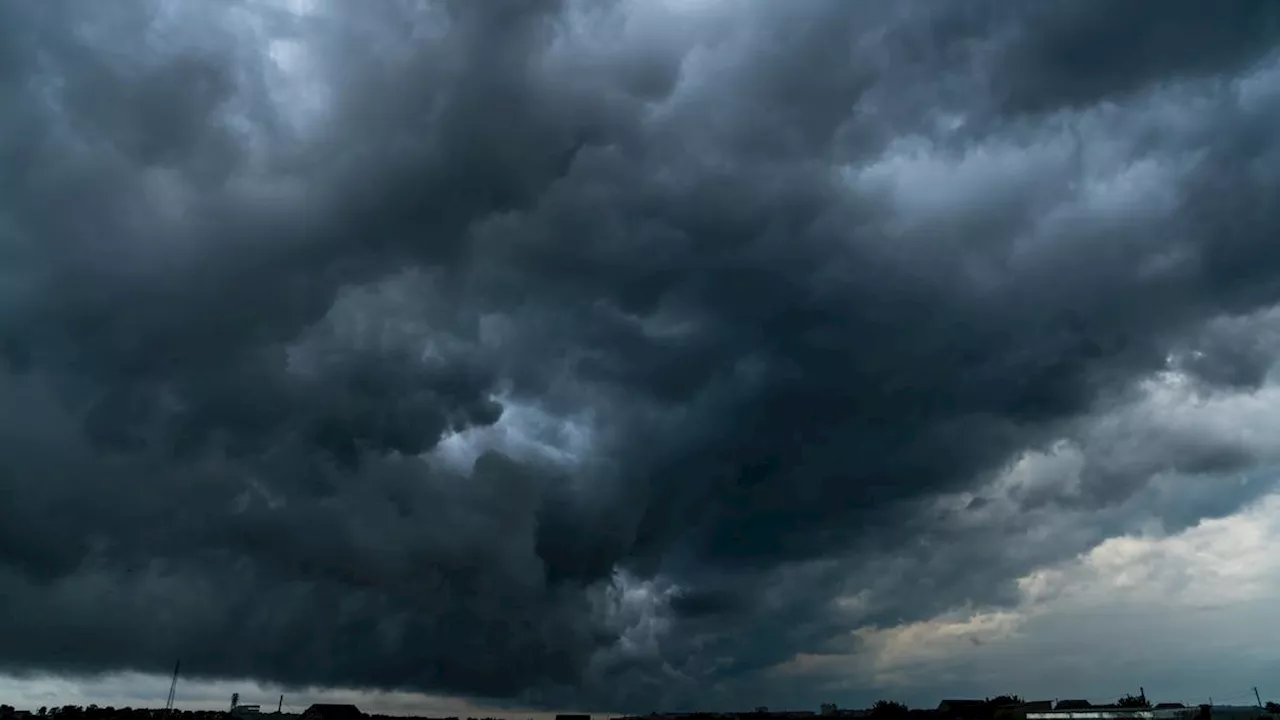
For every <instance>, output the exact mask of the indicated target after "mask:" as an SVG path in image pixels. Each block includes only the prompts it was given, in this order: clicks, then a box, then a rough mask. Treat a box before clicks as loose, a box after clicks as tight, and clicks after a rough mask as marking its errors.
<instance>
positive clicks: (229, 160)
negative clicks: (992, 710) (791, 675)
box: [0, 0, 1280, 710]
mask: <svg viewBox="0 0 1280 720" xmlns="http://www.w3.org/2000/svg"><path fill="white" fill-rule="evenodd" d="M319 5H320V11H319V12H316V13H314V14H309V15H306V16H305V17H303V16H296V15H292V14H290V13H289V12H288V11H287V10H286V7H285V4H282V3H267V2H256V1H255V2H249V1H247V0H246V2H242V3H234V4H232V5H228V6H226V7H225V8H219V9H217V10H214V9H211V8H209V7H205V6H200V7H194V6H193V7H187V6H185V5H180V4H177V3H166V2H158V1H157V2H143V1H141V0H138V1H137V2H121V3H112V4H111V5H110V6H107V5H102V6H98V5H92V6H91V5H90V4H88V3H79V2H69V1H68V2H48V3H41V4H39V5H22V4H18V3H5V4H3V5H0V12H2V13H3V15H2V16H0V17H2V18H3V22H0V98H3V100H4V102H3V107H4V110H3V111H0V127H3V128H4V129H5V131H4V132H3V133H0V159H2V160H3V162H0V182H3V184H4V187H5V188H6V190H5V194H4V196H3V199H2V200H0V257H2V258H3V263H2V264H0V360H2V362H3V368H4V372H3V375H2V376H0V398H3V403H2V404H3V405H4V406H5V407H7V408H12V410H10V411H9V412H8V413H7V414H6V417H5V419H4V420H0V428H2V431H0V493H2V494H3V497H4V498H5V502H4V503H3V504H0V589H3V592H0V618H8V619H9V621H8V622H6V621H5V620H0V636H3V637H5V638H6V642H5V645H4V649H3V650H2V651H0V667H4V668H6V669H30V668H40V669H48V670H52V671H60V672H98V671H106V670H113V669H139V670H163V669H164V668H165V667H167V665H168V663H170V662H172V658H173V657H175V656H181V657H183V659H184V667H188V668H190V669H191V671H192V672H193V673H196V674H203V675H207V676H222V677H226V676H243V675H251V676H254V677H257V678H261V679H263V680H269V681H276V682H283V683H293V684H299V685H307V684H330V685H359V686H369V687H387V688H392V687H394V688H414V689H423V690H431V691H439V692H453V693H460V694H467V695H474V696H486V697H497V698H505V699H508V700H511V701H513V702H525V703H538V704H545V705H551V704H558V705H560V706H564V705H566V704H577V705H580V706H587V707H608V708H611V709H618V710H633V709H634V710H649V709H653V707H652V705H653V704H654V703H657V704H668V705H671V704H675V705H680V706H684V707H692V706H695V705H699V704H714V703H717V702H728V701H730V700H733V699H734V698H739V699H740V698H741V697H744V696H743V695H742V692H743V689H744V688H750V689H751V692H753V693H755V694H757V695H759V696H760V699H761V700H762V701H767V700H769V698H779V699H787V700H790V699H795V698H798V697H800V696H801V695H802V694H803V692H802V688H800V689H798V688H797V687H793V686H785V685H777V686H765V685H763V684H761V682H762V681H760V680H759V679H760V678H761V677H763V675H762V673H763V671H765V670H767V669H768V668H769V667H771V666H773V665H776V664H777V663H779V662H781V661H784V660H786V659H787V658H789V657H790V656H791V655H793V654H794V653H796V652H800V651H805V652H834V651H846V650H848V649H850V647H849V646H850V643H851V641H848V640H844V639H841V638H842V637H843V636H842V632H843V631H846V630H848V629H849V628H850V627H852V626H854V625H856V624H858V623H873V622H891V621H895V620H898V619H912V618H915V617H922V616H926V615H928V614H930V613H934V612H938V611H941V610H945V609H946V608H948V607H951V606H953V605H955V604H957V603H963V602H973V603H999V602H1003V601H1005V600H1008V599H1009V597H1010V595H1009V593H1010V586H1009V584H1008V581H1009V580H1010V579H1011V578H1014V577H1016V576H1017V575H1018V574H1020V573H1023V572H1026V571H1027V570H1028V569H1030V568H1032V567H1035V566H1036V565H1037V564H1041V563H1045V562H1051V561H1053V560H1054V559H1056V558H1057V557H1060V556H1061V555H1062V554H1070V553H1075V552H1079V551H1080V550H1081V549H1084V548H1087V547H1088V546H1089V544H1090V543H1096V542H1097V541H1099V540H1100V539H1102V538H1104V537H1106V536H1107V534H1109V533H1114V532H1120V531H1123V529H1124V528H1125V527H1126V525H1125V523H1126V518H1128V517H1131V516H1132V514H1134V513H1141V512H1143V510H1144V509H1143V508H1134V507H1133V506H1132V505H1133V502H1132V501H1133V498H1135V497H1146V496H1144V495H1142V493H1143V492H1144V488H1147V487H1148V485H1149V484H1150V482H1151V481H1152V478H1157V477H1160V476H1162V475H1168V474H1174V475H1179V476H1190V477H1196V476H1205V475H1214V474H1222V473H1232V472H1239V471H1246V470H1249V469H1250V468H1253V467H1254V466H1255V465H1257V463H1259V462H1261V460H1260V459H1259V458H1258V456H1257V455H1258V453H1257V448H1256V446H1255V445H1250V444H1248V443H1239V442H1234V441H1232V440H1231V439H1230V438H1226V437H1223V436H1207V437H1202V438H1193V437H1189V436H1188V435H1187V434H1186V433H1183V434H1181V435H1179V434H1178V433H1177V432H1172V431H1170V432H1163V431H1157V430H1152V431H1150V432H1147V433H1146V434H1145V435H1144V434H1143V432H1144V431H1142V430H1141V428H1142V427H1145V426H1142V424H1141V422H1140V421H1138V420H1134V421H1132V427H1130V426H1126V427H1129V429H1130V430H1131V431H1132V433H1133V434H1134V436H1137V437H1140V438H1141V439H1142V440H1143V442H1141V443H1135V442H1128V441H1127V439H1126V438H1125V437H1121V438H1110V439H1108V438H1107V437H1106V436H1105V435H1102V434H1099V433H1098V432H1095V431H1093V430H1091V429H1090V428H1092V427H1094V424H1095V423H1096V422H1102V421H1101V420H1098V418H1103V419H1105V418H1107V417H1115V416H1116V415H1115V414H1116V413H1121V412H1122V410H1118V409H1117V408H1121V409H1122V408H1123V407H1125V406H1126V404H1129V403H1134V402H1140V400H1137V399H1135V398H1138V397H1139V396H1140V395H1141V392H1142V390H1141V388H1140V387H1139V386H1138V384H1137V383H1138V382H1139V381H1141V380H1143V379H1146V378H1149V377H1151V376H1152V375H1153V374H1154V373H1157V372H1161V371H1165V370H1168V369H1170V368H1175V369H1178V370H1180V371H1182V372H1184V373H1185V374H1186V375H1187V376H1188V377H1190V378H1192V380H1191V381H1192V382H1199V383H1202V384H1203V386H1204V388H1205V391H1206V392H1214V391H1217V390H1219V389H1235V390H1238V389H1240V388H1249V387H1256V386H1257V385H1258V384H1260V383H1261V382H1262V381H1263V379H1264V378H1265V376H1266V371H1267V369H1268V368H1269V367H1270V363H1271V361H1272V359H1273V355H1274V354H1273V352H1272V346H1271V345H1269V344H1267V343H1261V342H1250V341H1249V339H1248V337H1247V336H1248V331H1247V329H1245V330H1242V329H1241V328H1242V327H1246V328H1247V318H1250V317H1254V315H1253V313H1255V312H1257V311H1260V310H1265V309H1267V308H1269V307H1271V306H1272V305H1274V304H1275V303H1276V302H1278V301H1280V286H1277V284H1276V282H1275V280H1274V278H1275V277H1276V273H1277V271H1280V257H1278V256H1277V255H1276V251H1275V250H1274V243H1272V242H1271V238H1272V237H1273V236H1274V234H1275V232H1276V231H1277V230H1278V229H1280V214H1277V212H1276V211H1275V210H1274V209H1273V205H1274V204H1273V203H1271V202H1270V198H1271V197H1272V196H1274V194H1275V190H1276V187H1277V180H1280V178H1277V177H1276V174H1275V172H1274V171H1272V170H1271V169H1270V168H1271V167H1274V166H1275V165H1274V163H1270V162H1269V160H1270V159H1272V157H1273V156H1274V155H1275V154H1276V152H1277V143H1276V142H1275V136H1274V132H1273V130H1272V128H1273V127H1274V126H1275V120H1276V118H1277V111H1278V110H1280V104H1278V103H1280V94H1278V93H1277V91H1276V89H1275V88H1274V87H1273V86H1272V85H1273V84H1274V83H1275V78H1276V74H1275V72H1274V63H1275V61H1276V58H1275V54H1274V52H1275V48H1276V46H1277V40H1278V39H1280V35H1277V34H1276V27H1275V24H1274V20H1273V18H1272V16H1273V15H1274V10H1273V9H1271V6H1270V5H1269V4H1265V3H1237V4H1232V5H1229V6H1226V5H1224V6H1216V5H1215V6H1212V7H1210V6H1209V5H1206V4H1202V3H1171V4H1156V3H1135V4H1125V5H1123V6H1119V5H1114V4H1110V3H1092V2H1089V3H1066V2H1046V3H1039V4H1037V5H1035V6H1034V7H1032V6H1028V7H1027V8H1020V7H1019V8H1013V7H1010V6H1007V5H1005V4H1000V3H988V2H974V3H967V4H963V5H960V4H949V3H940V2H909V3H894V4H892V5H891V4H889V3H887V2H886V3H841V2H818V1H813V2H794V3H787V4H776V5H775V4H766V3H734V2H722V3H709V4H701V3H692V4H687V5H683V6H681V5H679V4H677V3H673V4H671V5H670V6H667V5H662V4H646V5H642V4H637V3H625V2H614V3H605V4H592V3H574V2H525V3H516V4H509V5H503V6H501V7H499V6H497V5H492V6H491V5H488V4H480V3H449V2H442V3H432V2H419V3H415V2H408V1H405V2H383V3H377V4H370V6H369V7H365V6H364V5H360V6H359V7H357V6H356V5H354V4H345V3H344V4H339V3H329V4H326V3H320V4H319ZM1140 9H1141V10H1142V11H1141V12H1139V10H1140ZM699 13H702V14H701V15H700V14H699ZM1144 18H1154V19H1155V21H1154V22H1146V21H1145V20H1144ZM1206 27H1212V28H1214V29H1215V30H1214V32H1210V33H1204V32H1200V30H1201V29H1202V28H1206ZM290 53H293V54H294V55H297V54H298V53H304V54H305V53H309V55H308V56H307V60H306V61H305V62H303V61H300V60H297V58H296V57H294V56H292V55H290ZM291 57H293V59H292V60H290V58H291ZM289 63H293V64H292V66H289V67H292V69H291V70H288V71H287V72H286V70H285V69H282V68H285V67H286V66H288V65H289ZM300 67H301V69H299V68H300ZM290 73H291V74H290ZM282 87H286V89H288V90H289V91H290V92H293V93H297V94H296V95H285V94H283V93H284V92H285V90H282V89H281V88H282ZM312 102H314V103H315V105H316V107H310V105H308V103H312ZM1240 323H1246V325H1245V326H1241V325H1240ZM1224 391H1225V390H1224ZM517 411H520V412H525V414H524V415H519V414H518V412H517ZM513 413H515V414H513ZM534 416H536V417H538V418H542V419H541V420H538V421H537V422H534V421H532V420H529V418H530V417H534ZM539 423H541V425H539ZM515 435H521V436H522V437H533V436H537V437H539V438H542V439H543V440H540V441H539V442H543V441H545V442H543V444H544V445H549V446H557V447H558V448H559V449H558V450H557V449H555V448H552V449H547V448H543V449H542V450H538V451H527V450H520V447H522V446H521V445H520V444H519V442H517V440H516V439H515ZM481 438H487V440H483V441H482V440H481ZM1063 438H1067V439H1068V440H1072V441H1074V442H1075V443H1076V444H1075V445H1074V447H1075V448H1077V451H1078V452H1080V453H1082V457H1083V458H1084V459H1083V460H1081V464H1080V466H1079V468H1078V469H1077V471H1076V477H1078V479H1079V483H1080V486H1079V487H1078V488H1074V489H1072V490H1071V491H1070V492H1068V491H1067V490H1064V489H1062V488H1059V487H1057V486H1055V485H1054V484H1053V483H1052V482H1050V483H1048V484H1047V485H1042V486H1037V487H1036V488H1032V489H1030V490H1025V489H1024V490H1020V491H1019V493H1021V494H1018V493H1015V494H1014V495H1013V496H1011V498H1003V499H1002V502H1013V503H1015V505H1021V506H1022V507H1023V510H1024V511H1025V513H1026V515H1025V516H1024V517H1023V518H1022V519H1021V520H1019V519H1017V518H1016V517H1015V518H1014V519H1010V518H1008V517H1005V518H1004V519H1002V520H1001V521H1000V522H998V523H997V522H994V521H993V522H992V523H990V524H986V525H982V524H978V525H974V524H973V523H966V522H963V521H959V520H956V517H959V516H956V515H955V514H954V513H953V514H952V515H948V514H945V513H943V514H942V515H939V514H938V511H937V508H936V507H935V501H936V500H937V499H938V498H940V497H953V496H956V495H957V494H962V493H965V492H969V491H975V490H977V489H979V488H981V487H984V486H985V484H987V483H988V482H989V481H990V480H991V478H992V477H993V476H995V475H997V474H999V473H1000V472H1001V471H1002V470H1005V469H1007V467H1008V465H1009V463H1010V462H1011V461H1013V460H1015V459H1017V458H1018V457H1020V456H1022V455H1023V454H1024V453H1026V452H1035V451H1040V450H1044V449H1045V448H1049V447H1052V446H1053V444H1054V443H1057V442H1060V441H1062V439H1063ZM468 443H472V444H477V445H481V444H483V443H489V444H488V445H486V446H484V447H479V448H478V449H476V448H473V449H472V450H470V451H465V450H463V451H460V450H458V447H459V446H466V445H467V444H468ZM565 448H571V450H570V451H566V450H565ZM468 452H470V454H468ZM450 453H453V455H450ZM450 457H453V458H454V460H453V461H451V460H449V458H450ZM457 457H462V458H464V462H463V463H461V466H460V464H459V463H458V462H456V459H457ZM470 460H474V465H473V466H470V465H468V462H469V461H470ZM1257 487H1261V485H1258V486H1257ZM1193 495H1194V493H1193ZM1254 496H1256V492H1255V491H1252V490H1251V491H1249V492H1244V491H1240V492H1236V493H1234V494H1231V496H1230V498H1227V499H1224V500H1221V502H1217V501H1215V502H1207V501H1205V502H1204V503H1203V505H1201V504H1200V503H1199V501H1197V502H1196V503H1193V504H1187V503H1184V504H1182V505H1179V504H1177V503H1176V502H1173V501H1168V502H1167V503H1166V504H1164V505H1161V504H1158V503H1157V504H1156V505H1157V506H1152V507H1147V508H1146V509H1145V510H1146V512H1148V513H1151V514H1156V515H1162V514H1168V515H1169V516H1170V517H1171V522H1173V523H1174V524H1181V525H1185V524H1186V523H1188V522H1193V521H1194V519H1196V518H1197V517H1200V516H1203V515H1204V514H1221V513H1223V512H1229V511H1230V510H1231V509H1232V508H1233V507H1236V506H1238V505H1239V504H1240V503H1241V502H1244V501H1245V500H1247V499H1249V498H1250V497H1254ZM1215 497H1218V498H1220V499H1221V498H1224V497H1226V496H1225V495H1223V496H1215ZM968 502H969V505H967V506H966V508H967V509H966V510H965V511H964V512H967V513H972V514H975V515H979V516H980V515H981V513H983V512H991V510H990V508H991V507H996V505H994V504H989V503H992V502H993V501H991V500H987V499H981V498H979V499H970V500H969V501H968ZM1001 507H1003V506H1001ZM1197 507H1203V512H1200V511H1198V510H1197V509H1196V508H1197ZM1063 508H1066V509H1068V510H1070V511H1072V512H1079V511H1080V509H1081V508H1085V509H1088V510H1090V511H1096V513H1097V514H1096V516H1095V518H1096V522H1095V523H1093V524H1091V525H1089V526H1088V528H1087V529H1086V530H1082V531H1081V532H1079V533H1077V534H1074V535H1071V536H1070V537H1067V536H1062V537H1057V538H1056V540H1057V541H1060V542H1053V543H1045V544H1042V545H1036V546H1034V547H1028V546H1021V547H1016V548H1011V546H1010V538H1014V537H1018V536H1020V535H1021V534H1024V533H1025V532H1026V530H1027V527H1028V524H1029V523H1032V522H1035V521H1037V519H1040V518H1041V516H1040V515H1036V514H1035V513H1045V512H1050V511H1052V510H1054V509H1063ZM1116 508H1121V509H1125V510H1124V512H1121V511H1119V510H1116ZM1064 511H1065V510H1064ZM961 515H963V513H961ZM1033 518H1034V519H1033ZM977 569H980V571H979V570H977ZM859 590H868V591H874V592H873V595H874V598H875V601H874V602H873V603H871V604H870V605H868V606H867V607H866V608H864V610H863V611H862V612H861V614H858V615H856V616H850V615H849V614H847V613H843V614H842V613H840V612H835V611H833V609H832V603H833V598H835V597H837V596H849V595H852V594H854V593H856V592H857V591H859Z"/></svg>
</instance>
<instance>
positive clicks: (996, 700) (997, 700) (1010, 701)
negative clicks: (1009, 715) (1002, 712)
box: [987, 695, 1024, 707]
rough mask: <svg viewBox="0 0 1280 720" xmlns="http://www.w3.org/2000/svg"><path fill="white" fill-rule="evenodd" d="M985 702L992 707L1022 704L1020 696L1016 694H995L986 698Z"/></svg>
mask: <svg viewBox="0 0 1280 720" xmlns="http://www.w3.org/2000/svg"><path fill="white" fill-rule="evenodd" d="M987 704H988V705H990V706H992V707H1008V706H1010V705H1022V704H1024V703H1023V702H1022V698H1021V697H1020V696H1018V695H997V696H996V697H993V698H990V699H989V700H987Z"/></svg>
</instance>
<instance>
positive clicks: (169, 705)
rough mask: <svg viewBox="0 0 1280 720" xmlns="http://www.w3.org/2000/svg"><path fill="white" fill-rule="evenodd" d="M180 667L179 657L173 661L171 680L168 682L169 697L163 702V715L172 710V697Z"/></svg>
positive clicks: (174, 693) (175, 690) (176, 686)
mask: <svg viewBox="0 0 1280 720" xmlns="http://www.w3.org/2000/svg"><path fill="white" fill-rule="evenodd" d="M180 667H182V660H181V659H179V660H177V661H175V662H174V663H173V682H171V683H169V699H168V700H167V701H166V702H165V704H164V714H165V715H168V714H169V713H171V712H173V698H174V696H175V695H176V694H177V692H178V668H180Z"/></svg>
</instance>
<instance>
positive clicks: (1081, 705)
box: [1053, 700, 1093, 710]
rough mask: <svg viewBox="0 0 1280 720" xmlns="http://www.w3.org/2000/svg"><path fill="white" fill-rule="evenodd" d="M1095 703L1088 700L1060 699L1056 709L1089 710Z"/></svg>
mask: <svg viewBox="0 0 1280 720" xmlns="http://www.w3.org/2000/svg"><path fill="white" fill-rule="evenodd" d="M1091 707H1093V703H1091V702H1089V701H1088V700H1059V701H1058V704H1057V705H1055V706H1054V708H1053V709H1054V710H1088V709H1089V708H1091Z"/></svg>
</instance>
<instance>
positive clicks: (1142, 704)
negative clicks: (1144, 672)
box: [1116, 695, 1151, 708]
mask: <svg viewBox="0 0 1280 720" xmlns="http://www.w3.org/2000/svg"><path fill="white" fill-rule="evenodd" d="M1116 707H1122V708H1150V707H1151V701H1150V700H1147V698H1146V697H1144V696H1142V695H1125V696H1124V697H1122V698H1120V699H1119V700H1117V701H1116Z"/></svg>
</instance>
